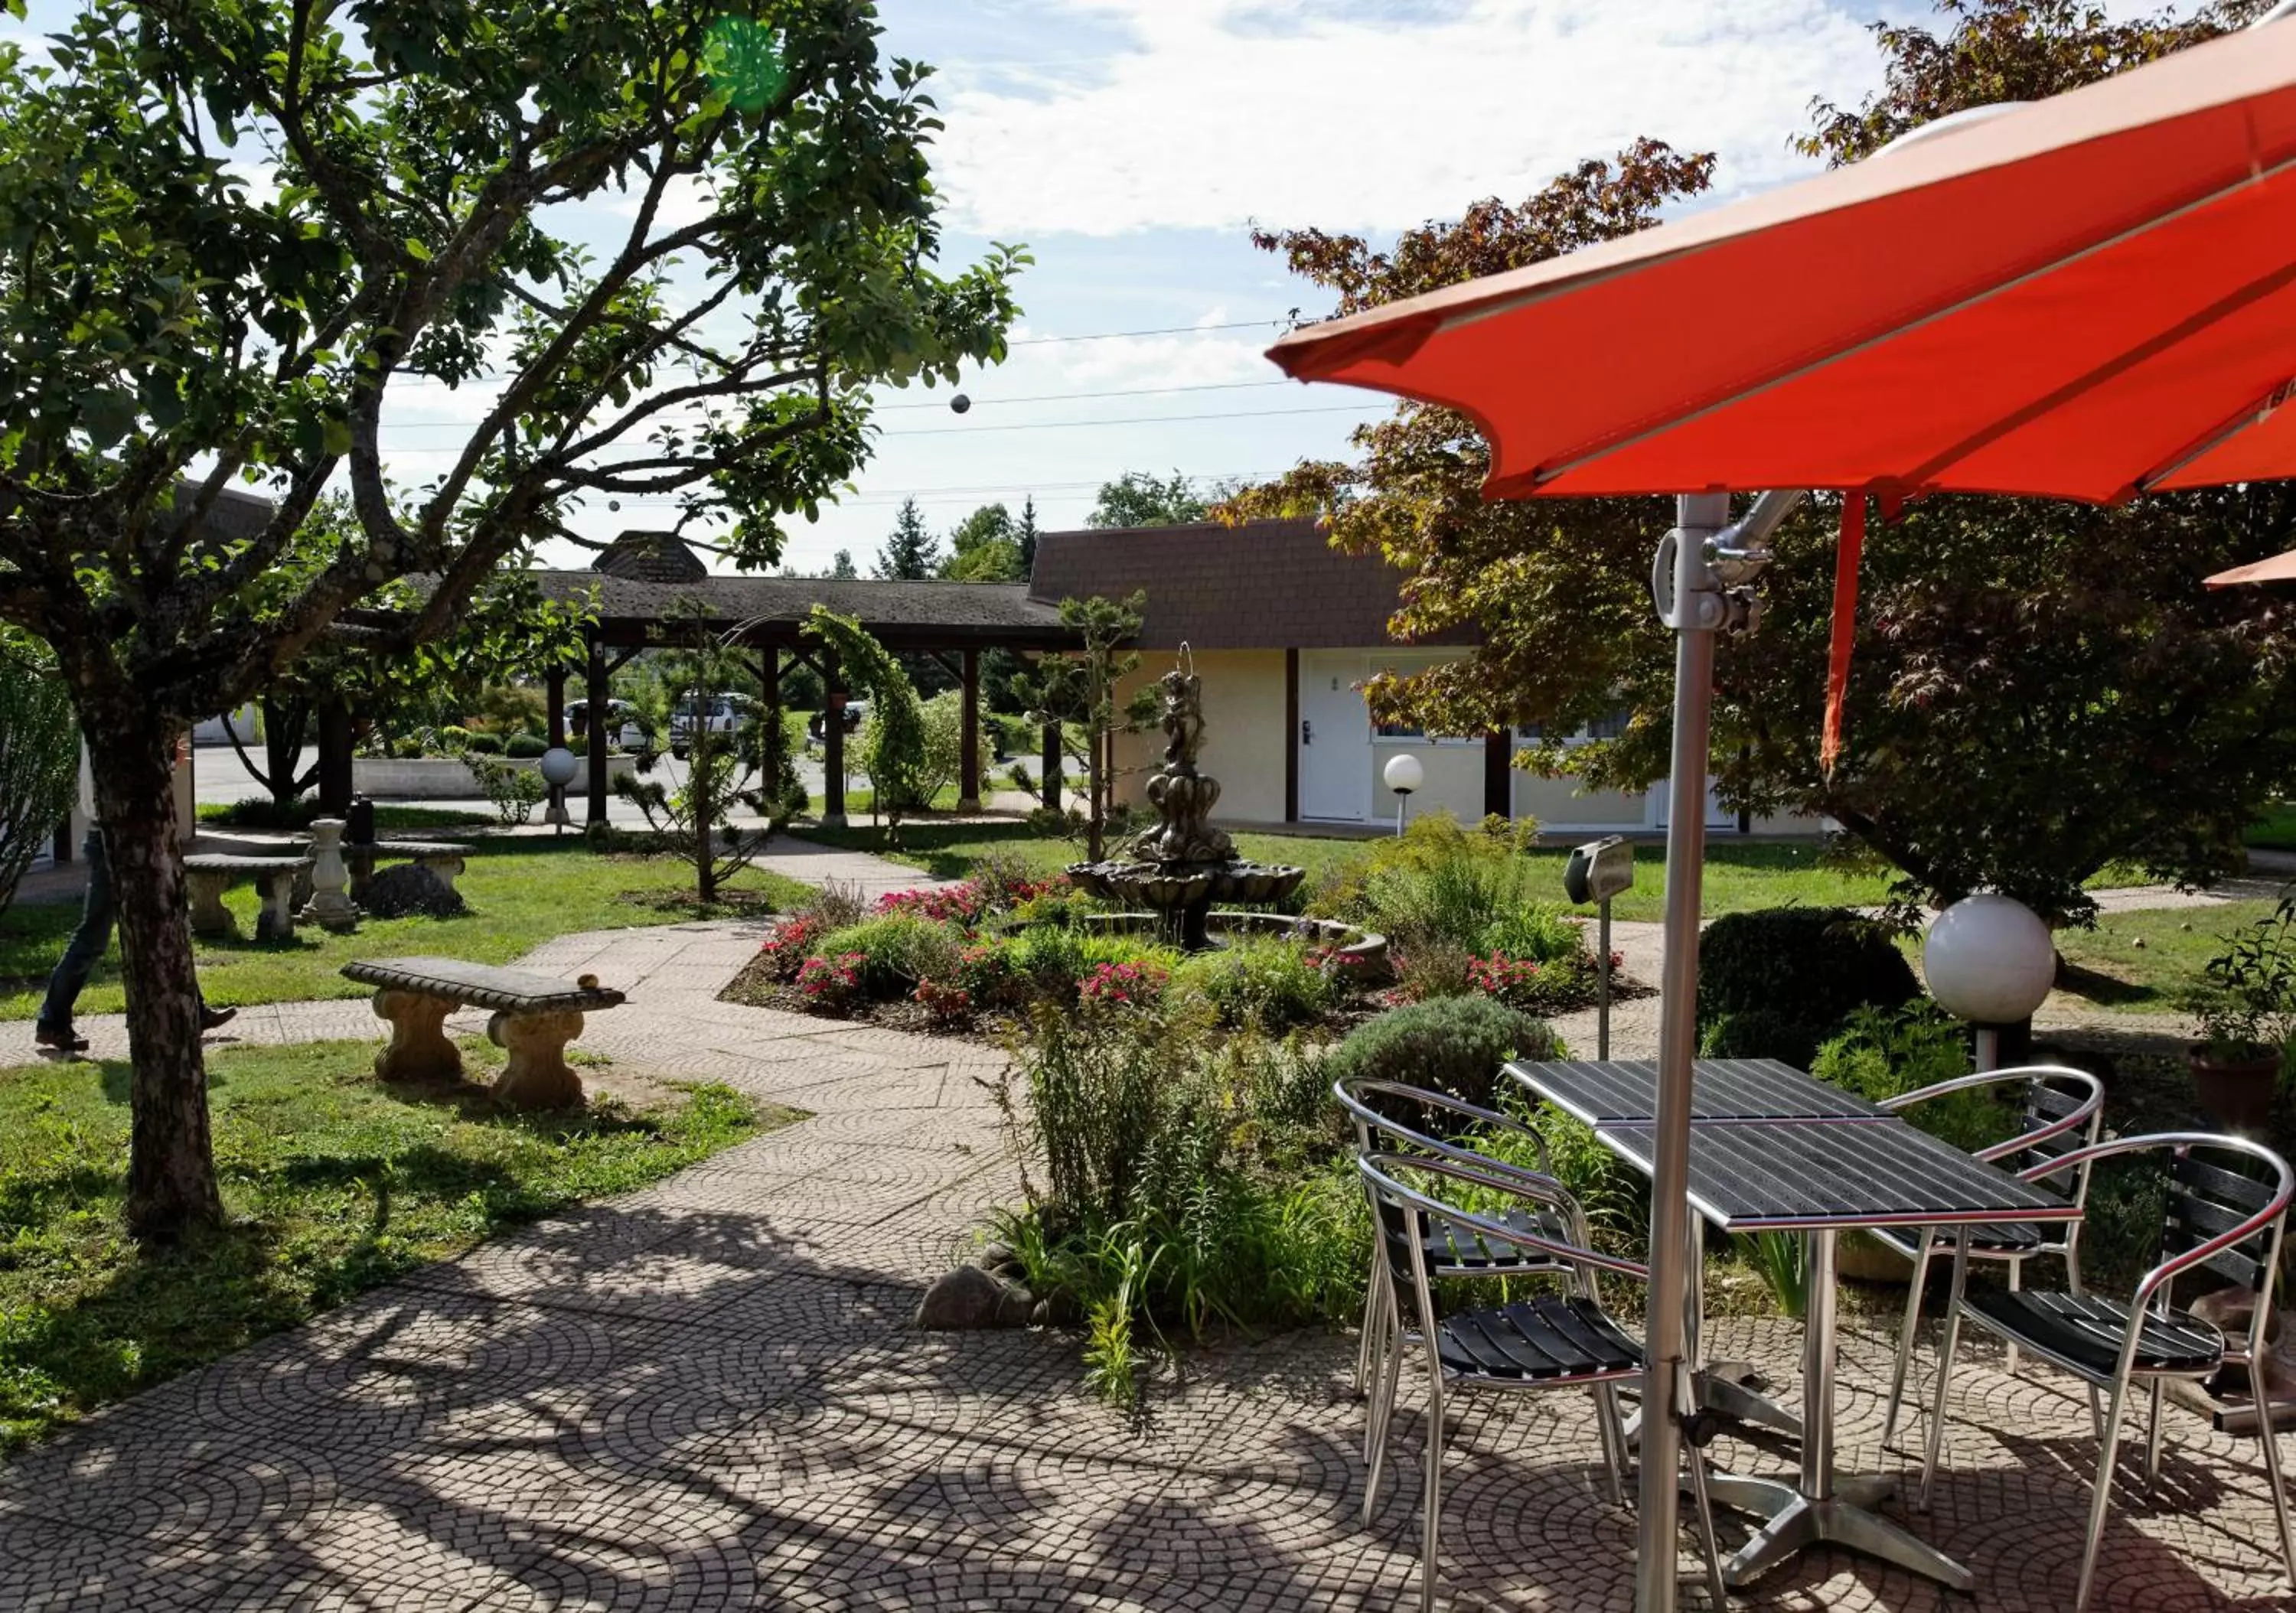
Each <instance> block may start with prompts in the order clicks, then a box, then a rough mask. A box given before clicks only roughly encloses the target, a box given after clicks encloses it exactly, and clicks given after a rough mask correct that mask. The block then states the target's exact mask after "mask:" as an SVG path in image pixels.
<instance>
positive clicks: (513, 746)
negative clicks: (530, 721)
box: [503, 733, 550, 762]
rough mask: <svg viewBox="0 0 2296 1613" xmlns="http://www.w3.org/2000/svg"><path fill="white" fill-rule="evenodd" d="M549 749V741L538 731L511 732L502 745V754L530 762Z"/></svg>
mask: <svg viewBox="0 0 2296 1613" xmlns="http://www.w3.org/2000/svg"><path fill="white" fill-rule="evenodd" d="M548 749H550V741H548V740H546V739H544V738H543V737H542V736H541V735H540V734H538V733H513V734H512V735H511V736H510V741H509V742H508V743H507V744H505V745H504V747H503V754H504V756H507V757H513V758H515V759H517V760H520V761H527V762H530V761H532V760H533V759H534V758H535V757H538V756H540V755H541V754H542V753H543V752H545V751H546V750H548Z"/></svg>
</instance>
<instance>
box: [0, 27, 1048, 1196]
mask: <svg viewBox="0 0 2296 1613" xmlns="http://www.w3.org/2000/svg"><path fill="white" fill-rule="evenodd" d="M16 9H18V10H19V12H20V14H21V7H18V8H16ZM770 15H771V24H770V27H768V26H767V25H766V24H764V23H758V22H753V21H750V20H747V19H745V18H741V17H727V16H726V15H724V14H723V13H721V12H718V11H717V10H715V9H713V8H707V7H689V8H684V9H680V8H676V7H671V8H662V7H658V6H653V5H650V4H640V3H639V0H595V3H594V4H588V5H586V6H583V7H580V8H568V7H564V6H524V7H520V6H512V7H509V8H503V7H495V8H491V9H488V10H487V11H485V12H484V13H483V15H481V14H480V12H475V11H466V10H465V9H463V8H461V7H458V6H455V5H453V4H449V5H448V6H447V8H446V9H444V10H438V9H431V10H406V9H392V8H388V7H385V8H376V7H372V6H369V7H363V8H360V9H359V10H358V12H357V22H358V27H357V29H356V31H346V30H345V29H342V28H340V27H339V26H338V25H337V20H336V15H335V13H333V12H331V11H329V10H328V9H326V8H323V7H320V6H318V5H316V4H312V3H311V0H238V3H235V4H228V5H221V4H209V0H85V4H83V5H82V7H81V9H80V10H79V12H78V15H77V16H76V17H75V18H74V20H72V21H71V23H70V25H69V26H68V27H67V28H66V29H64V30H63V31H62V32H61V34H60V35H58V36H55V37H52V38H51V39H50V40H48V41H47V42H45V56H44V58H41V59H38V60H37V61H36V60H35V59H34V58H33V57H31V56H29V54H28V53H25V52H24V51H23V50H22V49H21V47H19V46H17V45H13V44H10V45H5V46H0V219H4V221H5V226H6V235H7V239H8V241H9V242H10V243H11V246H10V250H9V251H8V252H7V253H6V255H5V257H4V258H0V349H4V351H5V352H6V353H7V355H8V362H7V364H5V365H4V366H0V419H4V420H5V422H7V423H6V426H5V429H4V431H0V621H5V622H10V623H13V624H15V625H17V626H21V627H24V628H26V629H28V630H29V631H30V632H32V633H33V634H35V635H37V636H38V637H39V638H41V639H43V640H45V642H46V643H48V644H49V645H50V646H51V647H52V648H53V651H54V652H55V654H56V657H57V659H58V662H59V665H60V670H61V674H62V676H63V679H64V681H65V683H66V684H67V685H68V687H69V688H70V691H71V696H72V700H73V704H74V706H75V708H76V709H77V710H78V715H79V717H80V720H81V724H82V726H83V727H84V728H85V729H86V731H87V732H88V733H91V734H92V735H94V736H95V737H96V743H95V744H94V747H93V751H92V754H93V755H94V758H95V763H94V775H95V795H96V806H97V812H98V815H99V816H100V817H101V819H102V823H103V825H104V828H105V831H106V833H107V835H108V837H109V839H110V841H111V855H112V857H113V859H114V863H115V865H116V868H117V870H118V875H119V879H118V888H119V893H120V904H119V923H120V941H121V947H122V951H123V953H124V954H125V962H126V968H125V971H124V972H125V974H126V978H127V983H128V998H127V1009H128V1022H129V1037H130V1043H131V1046H132V1048H133V1063H134V1067H135V1068H134V1078H133V1081H132V1084H131V1097H130V1104H131V1109H132V1111H133V1116H134V1142H133V1146H132V1150H131V1158H130V1163H129V1170H128V1179H129V1189H128V1200H127V1220H128V1223H129V1224H130V1225H131V1227H132V1228H134V1229H135V1231H136V1232H139V1233H141V1234H146V1235H163V1236H164V1235H167V1234H170V1233H173V1232H178V1231H180V1230H182V1229H184V1228H185V1227H187V1226H190V1225H193V1224H205V1223H212V1222H215V1221H217V1220H218V1219H219V1218H220V1216H221V1215H222V1201H221V1199H220V1196H219V1194H218V1192H217V1185H216V1177H215V1171H214V1167H213V1163H212V1158H211V1149H210V1144H209V1129H208V1118H207V1107H206V1074H205V1069H204V1067H203V1065H202V1063H201V1053H200V1036H199V1029H198V1023H197V1010H198V993H197V988H196V983H195V981H194V978H193V967H192V954H191V946H190V941H189V927H188V924H187V921H186V907H187V904H186V901H185V897H184V882H183V877H182V874H181V872H180V871H179V862H178V859H179V854H180V849H181V848H180V847H178V845H177V844H176V838H175V828H174V823H175V820H174V815H173V813H172V811H171V809H170V805H171V803H170V786H169V761H170V757H171V756H172V753H173V751H174V749H175V745H176V739H177V737H178V736H179V735H180V734H181V733H183V732H184V727H185V725H187V724H189V723H190V722H191V721H193V719H194V718H196V717H199V716H203V715H206V714H208V713H211V712H215V711H222V710H229V709H233V708H236V707H237V706H238V705H239V704H240V703H242V701H243V700H247V699H249V698H250V697H252V696H254V695H256V694H258V693H259V692H261V691H262V690H263V689H264V688H265V687H266V686H267V685H269V684H271V683H272V682H273V680H275V678H277V677H278V676H279V675H280V674H281V673H282V672H283V670H284V669H285V668H287V667H290V666H291V665H292V664H293V663H294V662H295V661H296V660H297V659H299V657H300V656H301V655H303V654H304V653H305V652H306V651H308V650H309V649H311V648H312V646H313V645H315V644H317V643H323V642H330V641H332V640H333V639H335V638H339V637H340V636H342V635H343V633H344V631H345V630H347V629H355V628H356V623H355V622H354V621H352V619H351V618H350V617H349V614H348V613H350V612H352V611H354V610H357V609H359V608H360V607H363V606H365V605H366V604H368V603H369V602H373V600H374V599H375V597H376V596H377V595H378V594H380V593H381V591H382V590H384V589H386V588H388V587H389V585H390V584H391V583H392V582H394V581H395V580H398V579H400V578H404V577H412V576H416V575H421V576H424V577H429V578H430V579H431V583H430V591H429V593H428V594H427V595H426V597H425V598H424V599H423V601H422V604H421V605H420V607H419V608H417V609H414V610H412V611H411V612H409V613H408V614H407V615H406V618H405V619H403V620H399V621H397V622H394V623H393V624H392V625H391V626H389V628H388V629H386V630H385V631H386V633H387V635H389V640H390V643H389V644H388V645H386V646H384V647H387V648H395V647H397V646H398V645H401V644H411V643H422V642H429V641H435V640H436V639H438V638H439V637H440V636H441V635H444V634H445V633H446V632H447V629H448V628H449V627H450V626H451V625H452V624H453V623H454V622H455V621H456V620H457V619H458V618H460V617H461V616H462V615H463V612H464V610H466V608H467V606H468V603H469V601H470V599H471V594H472V593H473V592H474V591H475V590H476V589H477V588H479V587H480V585H481V584H482V583H483V582H484V581H485V580H486V579H487V578H488V577H490V576H491V575H493V574H494V573H496V571H498V570H500V569H503V568H504V567H505V566H514V565H517V564H519V563H521V561H523V560H524V559H525V558H526V556H527V555H528V554H529V552H530V550H531V547H532V545H533V544H536V543H537V542H538V541H539V540H541V539H543V538H545V537H546V536H551V535H552V534H553V533H555V532H557V531H559V530H560V529H561V528H562V526H563V524H564V522H565V520H566V519H567V517H568V515H569V513H570V509H571V506H572V504H573V503H574V502H575V501H577V500H578V499H580V498H582V497H583V496H585V495H597V496H601V497H635V498H657V499H670V500H675V501H676V502H677V503H678V504H680V505H681V506H682V512H681V513H682V516H683V517H684V518H685V520H692V521H699V522H701V523H704V524H705V525H706V524H709V523H711V522H715V523H717V524H719V525H721V526H722V527H723V528H724V530H723V531H722V532H721V533H720V534H719V536H718V537H717V542H718V544H719V545H720V547H721V548H723V549H724V550H725V551H726V553H729V554H731V555H732V556H733V557H734V561H736V563H737V564H740V565H743V566H748V567H758V566H770V565H771V564H773V563H774V562H775V561H776V560H777V559H778V557H779V553H780V550H781V547H782V523H783V520H785V519H787V518H788V517H789V516H791V515H792V514H798V513H802V514H804V515H806V516H808V517H811V516H813V515H815V514H816V512H818V509H819V507H820V505H821V504H822V503H823V502H824V501H825V500H827V499H829V498H831V497H832V496H834V495H835V494H836V492H837V491H838V490H839V489H840V488H841V487H845V486H846V485H848V484H849V482H850V480H851V479H852V477H853V475H854V474H855V472H856V471H857V468H858V467H859V466H860V465H861V464H862V463H863V462H864V460H865V457H866V453H867V445H868V432H867V409H868V404H867V399H868V397H869V396H870V394H871V390H872V389H873V388H875V387H877V386H879V385H881V384H885V383H894V384H899V383H905V382H906V381H912V380H929V379H947V380H949V381H954V380H955V377H956V375H957V373H958V372H959V369H960V368H961V367H962V366H964V365H966V364H980V363H982V362H989V361H994V360H996V359H998V358H1000V357H1001V356H1002V355H1003V348H1004V331H1005V326H1006V325H1007V323H1009V322H1010V320H1011V318H1012V316H1013V303H1012V299H1011V295H1010V291H1009V279H1010V276H1011V274H1013V272H1014V270H1015V269H1016V267H1017V266H1019V265H1020V264H1021V262H1023V261H1025V259H1024V258H1022V256H1021V254H1019V253H1017V252H1015V251H1013V250H1010V249H1006V248H1002V247H999V248H996V249H995V250H993V251H992V252H991V253H990V255H989V256H988V258H987V260H986V261H985V262H983V263H981V264H980V265H979V266H974V267H971V268H967V269H964V270H963V271H961V272H958V273H955V274H942V273H940V272H939V270H938V269H937V267H936V264H937V258H938V252H939V240H940V237H939V224H938V222H937V219H936V208H937V205H938V203H937V201H936V200H935V188H934V186H933V184H931V180H930V178H929V177H928V175H927V161H926V157H927V150H928V147H929V144H930V143H931V139H932V136H933V134H934V131H935V130H936V128H937V127H939V126H938V122H937V119H936V118H935V116H934V112H933V109H932V106H931V102H930V100H929V99H928V98H927V97H926V96H925V94H923V85H924V80H925V78H926V76H927V70H926V69H925V68H923V67H922V66H920V65H919V64H917V63H914V62H912V61H904V60H901V59H898V58H889V57H888V56H886V55H884V54H883V53H881V50H880V34H881V30H880V29H879V28H878V26H877V21H876V16H875V12H874V11H873V7H871V6H870V5H868V4H865V3H864V0H780V3H778V4H775V6H773V7H772V8H771V13H770ZM234 154H236V155H237V158H238V160H232V159H233V157H234ZM248 159H269V160H274V161H275V172H276V179H277V183H276V184H266V185H264V186H261V187H257V186H253V185H251V184H249V182H248V181H247V179H246V178H245V177H244V172H243V169H244V163H245V161H246V160H248ZM585 207H586V208H587V209H589V212H588V214H587V217H589V218H591V219H592V220H594V221H595V220H599V219H603V220H604V222H605V227H604V228H603V229H600V228H596V227H592V226H585V227H584V229H583V232H582V233H583V239H582V240H581V241H580V242H577V241H576V240H575V239H573V238H572V236H571V235H570V233H568V228H567V221H568V215H569V212H570V209H583V208H585ZM482 380H483V381H488V383H490V384H489V385H488V387H487V388H486V389H484V390H483V391H480V392H476V393H474V395H473V396H474V397H475V401H474V402H473V403H472V404H471V405H470V410H469V412H470V413H471V415H472V416H473V417H474V419H473V423H472V424H471V427H470V430H469V431H468V434H467V436H466V437H465V438H463V441H462V442H461V443H460V444H459V445H455V444H451V443H450V444H448V445H446V446H447V447H448V448H449V450H450V451H449V452H448V453H447V454H444V455H442V456H441V457H440V458H439V459H436V460H426V461H424V472H423V477H422V480H421V481H420V483H419V485H417V484H414V483H402V482H400V481H398V480H395V479H394V478H393V477H392V475H391V474H390V471H389V467H388V466H387V464H386V461H385V455H384V454H383V451H382V446H381V423H382V420H383V417H384V414H385V413H386V404H387V403H388V401H389V399H391V398H393V397H398V396H400V395H401V394H403V393H404V392H405V391H406V389H407V386H408V384H409V383H410V382H417V381H420V382H435V383H441V384H443V385H445V386H447V387H448V388H456V387H463V386H465V385H468V384H470V383H473V382H478V381H482ZM240 482H252V483H254V484H256V485H257V486H258V487H261V488H263V489H264V490H265V491H266V493H268V494H269V495H270V496H271V498H272V499H273V501H274V505H273V507H272V508H271V509H269V510H267V511H264V512H251V511H250V509H249V508H248V507H247V506H246V505H245V504H239V503H235V502H234V501H233V500H231V499H229V498H227V497H226V495H225V494H226V489H227V488H230V487H233V485H234V483H240ZM329 487H341V488H343V489H345V490H346V491H347V492H348V496H349V499H350V503H351V507H352V510H353V512H354V513H355V515H356V517H357V531H356V534H355V535H354V536H352V537H351V538H350V540H349V541H348V542H344V543H340V544H332V545H320V544H314V543H313V542H311V541H310V540H309V539H308V537H307V529H308V528H307V522H308V518H309V517H310V515H311V512H312V511H313V510H314V508H315V507H316V504H317V503H318V501H319V499H320V497H321V495H322V494H323V492H324V490H326V489H328V488H329Z"/></svg>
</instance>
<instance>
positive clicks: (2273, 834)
mask: <svg viewBox="0 0 2296 1613" xmlns="http://www.w3.org/2000/svg"><path fill="white" fill-rule="evenodd" d="M2246 838H2247V840H2248V843H2249V844H2250V845H2251V846H2265V847H2270V848H2271V849H2273V850H2275V851H2296V804H2292V803H2290V802H2286V801H2283V802H2280V803H2278V804H2277V805H2276V806H2269V807H2267V808H2266V809H2265V813H2264V815H2263V816H2262V817H2260V818H2259V819H2257V820H2256V822H2255V823H2251V824H2250V825H2249V829H2248V834H2247V837H2246Z"/></svg>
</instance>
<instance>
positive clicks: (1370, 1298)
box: [1355, 1250, 1387, 1400]
mask: <svg viewBox="0 0 2296 1613" xmlns="http://www.w3.org/2000/svg"><path fill="white" fill-rule="evenodd" d="M1386 1288H1387V1262H1386V1261H1385V1260H1384V1259H1382V1257H1380V1255H1379V1253H1378V1251H1376V1250H1374V1251H1373V1255H1372V1263H1371V1281H1369V1282H1367V1283H1365V1285H1364V1310H1363V1331H1361V1332H1359V1333H1358V1334H1357V1336H1356V1388H1355V1394H1356V1398H1357V1400H1361V1399H1362V1398H1363V1397H1364V1396H1365V1394H1366V1393H1367V1392H1368V1391H1369V1390H1370V1388H1371V1386H1372V1384H1373V1383H1374V1381H1375V1380H1377V1379H1378V1377H1379V1339H1380V1334H1381V1331H1382V1329H1383V1328H1385V1326H1386V1325H1387V1307H1386V1306H1384V1305H1382V1304H1381V1303H1380V1300H1381V1298H1382V1296H1383V1295H1384V1293H1385V1291H1386Z"/></svg>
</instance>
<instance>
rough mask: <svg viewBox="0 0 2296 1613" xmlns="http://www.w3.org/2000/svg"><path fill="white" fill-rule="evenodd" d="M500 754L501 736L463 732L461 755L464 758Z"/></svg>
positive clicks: (501, 748) (501, 746)
mask: <svg viewBox="0 0 2296 1613" xmlns="http://www.w3.org/2000/svg"><path fill="white" fill-rule="evenodd" d="M450 732H451V731H450ZM502 752H503V742H502V735H500V734H498V733H471V731H470V730H468V729H464V730H463V754H464V755H465V756H500V755H501V754H502Z"/></svg>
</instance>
